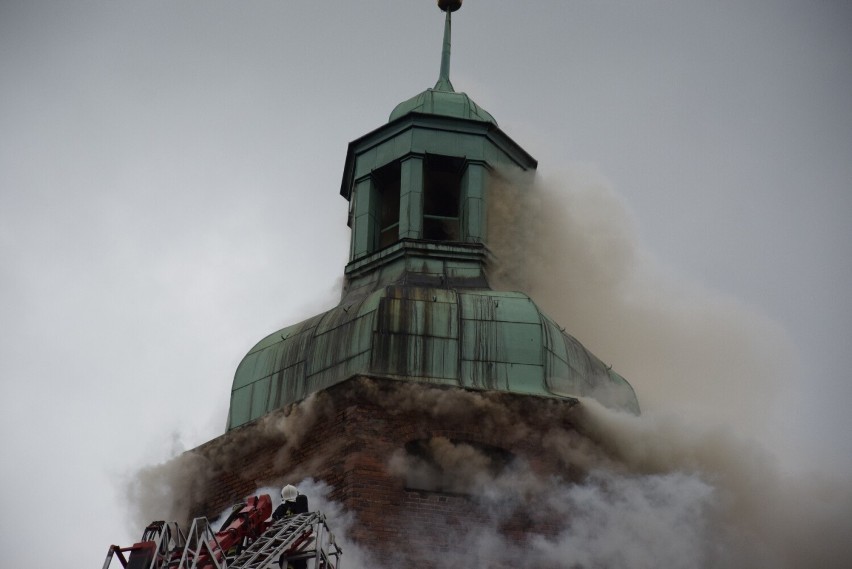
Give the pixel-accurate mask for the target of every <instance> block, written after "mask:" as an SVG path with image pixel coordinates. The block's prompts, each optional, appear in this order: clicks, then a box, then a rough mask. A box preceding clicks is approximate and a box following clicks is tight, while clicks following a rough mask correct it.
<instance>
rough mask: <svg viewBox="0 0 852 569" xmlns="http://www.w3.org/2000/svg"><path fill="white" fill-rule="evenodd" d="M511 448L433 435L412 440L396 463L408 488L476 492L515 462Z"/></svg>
mask: <svg viewBox="0 0 852 569" xmlns="http://www.w3.org/2000/svg"><path fill="white" fill-rule="evenodd" d="M513 459H514V455H512V453H510V452H509V451H507V450H505V449H502V448H499V447H495V446H490V445H484V444H480V443H475V442H471V441H463V440H455V439H447V438H445V437H433V438H431V439H419V440H414V441H410V442H408V443H407V444H406V445H405V453H404V457H403V460H401V461H398V462H397V463H396V466H397V467H398V468H399V467H402V469H401V470H398V472H400V473H401V474H402V475H403V476H404V477H405V487H406V488H407V489H409V490H421V491H427V492H441V493H447V494H474V493H476V491H477V489H481V488H482V487H483V486H484V485H487V484H489V483H490V482H492V481H494V480H495V479H496V478H497V477H498V476H499V475H500V474H501V473H502V472H503V471H504V470H505V469H506V468H507V467H508V466H509V464H510V463H511V462H512V460H513Z"/></svg>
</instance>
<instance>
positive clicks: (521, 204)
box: [489, 167, 798, 446]
mask: <svg viewBox="0 0 852 569" xmlns="http://www.w3.org/2000/svg"><path fill="white" fill-rule="evenodd" d="M495 178H496V179H495V183H494V184H492V187H491V188H490V191H491V194H490V200H489V204H490V206H489V207H490V209H489V245H490V247H491V249H492V251H493V253H494V255H495V259H496V261H495V263H494V266H493V267H492V270H491V275H490V276H491V282H492V286H494V287H495V288H502V289H510V290H522V291H524V292H526V293H528V294H529V295H530V296H531V297H532V298H533V300H535V301H536V302H537V303H538V304H539V305H540V307H541V308H542V309H543V311H544V312H545V313H547V314H548V315H550V316H551V317H552V318H553V319H554V320H555V321H556V322H558V323H559V324H560V325H561V326H564V327H565V329H566V331H567V332H568V333H570V334H571V335H573V336H574V337H576V338H578V339H579V340H580V341H581V342H582V343H583V344H584V345H585V346H586V347H587V348H589V349H590V350H591V351H592V352H594V353H595V355H597V356H598V357H599V358H601V359H602V360H603V361H605V362H606V363H607V364H610V365H613V367H614V369H615V370H617V371H618V372H619V373H620V374H621V375H623V376H625V377H626V378H627V379H628V381H630V383H631V384H632V385H633V386H634V388H635V389H636V392H637V395H638V396H639V402H640V405H641V406H642V409H643V411H645V412H657V411H662V412H666V413H676V414H678V415H680V416H681V417H684V418H689V419H690V420H695V421H698V422H699V423H701V424H709V423H720V424H729V425H736V427H737V429H738V430H739V431H740V433H742V434H746V435H748V436H751V437H754V438H756V439H759V440H763V441H766V440H768V439H770V438H775V439H776V440H775V441H774V443H778V444H777V445H776V444H773V446H778V445H780V444H781V441H780V440H779V439H780V437H779V435H778V432H777V429H775V428H773V426H774V425H777V424H778V423H779V422H780V420H781V419H782V417H781V416H780V415H779V414H777V413H776V409H775V407H774V405H773V402H774V401H775V400H776V398H778V396H779V395H780V394H782V393H783V392H785V390H786V389H787V388H788V387H789V385H790V384H791V382H792V380H793V371H792V370H795V369H796V368H797V365H798V362H797V360H796V356H795V350H794V349H793V347H792V346H791V343H790V340H789V339H788V337H787V335H786V333H785V332H784V330H783V329H782V328H781V327H780V326H779V325H777V324H776V323H774V322H772V321H770V320H769V319H768V318H766V317H765V316H763V315H761V314H759V313H757V312H756V311H755V310H752V309H750V308H748V307H746V306H744V305H742V304H741V303H739V302H737V301H735V300H732V299H730V298H725V297H723V296H721V295H718V294H713V293H711V292H709V291H707V290H703V289H702V288H701V287H700V286H698V285H696V284H694V283H687V282H684V281H683V280H682V279H678V278H677V277H675V276H673V275H671V274H668V273H667V272H666V271H665V270H664V269H662V268H661V267H660V266H659V264H658V263H656V262H655V261H654V259H653V258H652V257H651V256H650V255H649V254H648V253H647V252H646V251H644V250H643V249H642V248H641V247H640V246H639V245H638V244H639V239H638V237H637V230H636V227H635V223H634V220H633V218H632V217H631V215H630V213H629V212H628V210H627V208H626V207H625V205H624V204H623V202H622V200H621V199H620V198H619V196H618V195H617V194H616V193H615V192H614V191H613V190H612V189H611V188H610V187H609V186H608V185H607V183H606V182H605V181H604V180H603V179H602V177H601V176H600V175H598V174H597V173H595V172H593V171H590V170H588V169H582V168H579V167H577V168H573V169H571V170H570V171H568V172H566V173H564V174H563V175H561V176H560V181H559V182H558V183H555V182H549V181H542V180H541V178H540V177H539V178H536V179H533V178H532V177H529V176H526V175H524V174H521V173H518V172H514V171H512V172H507V171H503V172H500V173H499V175H498V176H496V177H495ZM661 215H664V213H663V212H661ZM672 238H673V239H676V238H677V236H673V237H672ZM695 254H696V255H700V254H701V251H698V250H696V252H695Z"/></svg>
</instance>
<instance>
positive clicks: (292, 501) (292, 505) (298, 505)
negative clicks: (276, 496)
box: [272, 484, 308, 569]
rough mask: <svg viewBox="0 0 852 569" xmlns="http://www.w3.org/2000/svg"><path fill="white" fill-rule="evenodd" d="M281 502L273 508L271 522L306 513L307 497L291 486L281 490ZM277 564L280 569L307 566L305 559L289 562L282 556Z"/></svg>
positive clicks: (301, 568)
mask: <svg viewBox="0 0 852 569" xmlns="http://www.w3.org/2000/svg"><path fill="white" fill-rule="evenodd" d="M281 500H282V502H281V505H279V506H278V507H277V508H275V512H274V513H273V514H272V519H273V520H280V519H281V518H287V517H290V516H295V515H296V514H307V513H308V497H307V496H305V495H304V494H300V493H299V489H298V488H296V487H295V486H293V485H292V484H288V485H287V486H285V487H284V488H282V489H281ZM278 563H279V565H280V567H281V569H306V567H307V566H308V560H307V559H296V560H289V559H286V558H285V557H283V556H282V557H281V559H280V560H279V562H278Z"/></svg>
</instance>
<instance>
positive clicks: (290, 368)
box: [228, 285, 639, 428]
mask: <svg viewBox="0 0 852 569" xmlns="http://www.w3.org/2000/svg"><path fill="white" fill-rule="evenodd" d="M357 375H367V376H373V377H384V378H390V379H400V380H407V381H415V382H419V383H427V384H434V385H450V386H457V387H462V388H468V389H484V390H496V391H509V392H513V393H524V394H530V395H538V396H545V397H578V396H590V397H594V398H595V399H598V400H599V401H600V402H601V403H603V404H604V405H607V406H610V407H615V408H621V409H625V410H630V411H634V412H638V411H639V405H638V402H637V400H636V395H635V394H634V392H633V389H632V388H631V387H630V385H629V384H628V383H627V382H626V381H625V380H624V379H623V378H622V377H621V376H620V375H618V374H616V373H615V372H613V371H612V370H610V369H609V368H608V367H607V366H606V365H604V364H603V363H602V362H601V360H599V359H598V358H597V357H595V356H594V355H593V354H592V353H591V352H589V351H588V350H586V349H585V348H584V347H583V346H582V345H581V344H580V342H578V341H577V340H576V339H575V338H573V337H572V336H570V335H568V334H566V333H565V332H564V331H563V330H562V329H561V328H560V327H559V326H558V325H557V324H556V323H555V322H554V321H553V320H552V319H550V318H549V317H547V316H546V315H544V314H543V313H542V312H541V311H540V310H539V309H538V307H537V306H536V305H535V303H534V302H533V301H532V300H531V299H530V298H529V297H528V296H527V295H525V294H523V293H520V292H497V291H493V290H487V289H486V290H465V289H456V290H453V289H446V288H432V287H417V286H404V285H390V286H386V287H383V288H381V289H379V290H377V291H375V292H373V293H371V294H368V295H366V296H363V297H362V298H360V299H359V300H353V301H349V302H346V301H344V302H343V303H342V304H340V305H339V306H337V307H335V308H332V309H331V310H329V311H328V312H325V313H323V314H319V315H317V316H314V317H313V318H309V319H308V320H305V321H303V322H300V323H298V324H295V325H293V326H288V327H287V328H284V329H282V330H279V331H278V332H275V333H274V334H270V335H269V336H267V337H266V338H264V339H263V340H261V341H260V342H259V343H258V344H257V345H256V346H255V347H254V348H252V349H251V351H250V352H249V353H248V354H247V355H246V357H245V358H243V361H242V362H241V363H240V365H239V367H238V368H237V373H236V376H235V377H234V385H233V392H232V396H231V412H230V417H229V425H228V427H229V428H234V427H237V426H239V425H242V424H244V423H247V422H249V421H252V420H254V419H257V418H259V417H261V416H263V415H265V414H266V413H269V412H270V411H272V410H274V409H277V408H279V407H282V406H285V405H287V404H289V403H293V402H296V401H300V400H302V399H304V398H305V397H307V396H308V395H310V394H311V393H315V392H317V391H320V390H322V389H326V388H329V387H331V386H333V385H336V384H338V383H341V382H343V381H346V380H347V379H350V378H351V377H354V376H357Z"/></svg>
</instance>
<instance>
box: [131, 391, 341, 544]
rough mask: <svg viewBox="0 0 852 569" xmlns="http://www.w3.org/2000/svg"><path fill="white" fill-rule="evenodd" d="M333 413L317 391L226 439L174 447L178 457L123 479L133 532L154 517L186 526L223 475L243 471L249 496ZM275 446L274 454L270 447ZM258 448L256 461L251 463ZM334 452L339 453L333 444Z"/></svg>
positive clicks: (311, 462)
mask: <svg viewBox="0 0 852 569" xmlns="http://www.w3.org/2000/svg"><path fill="white" fill-rule="evenodd" d="M329 412H330V407H329V404H328V401H327V399H326V398H325V397H323V396H322V394H314V395H311V396H310V397H308V398H307V399H305V400H304V401H302V402H301V403H299V404H298V405H291V406H290V407H289V408H287V409H285V410H282V411H279V412H275V413H270V414H269V415H266V416H265V417H263V418H261V419H260V420H259V421H258V422H257V423H256V424H254V425H252V428H251V429H250V430H249V429H237V430H235V431H232V432H231V433H229V435H228V436H227V437H222V438H219V439H214V440H213V441H211V442H209V443H207V444H206V445H203V446H202V447H199V448H198V449H195V450H192V451H189V452H180V451H182V449H173V456H172V457H171V458H170V459H169V460H167V461H165V462H163V463H161V464H157V465H151V466H146V467H144V468H142V469H140V470H139V471H137V472H135V473H133V474H131V475H129V476H127V477H126V479H125V480H124V484H123V486H124V491H125V494H126V498H127V501H126V503H127V504H128V507H129V515H128V520H127V521H128V524H129V526H128V527H129V529H130V531H132V532H134V533H135V532H137V531H138V530H139V528H144V527H145V526H146V525H147V524H148V523H149V522H151V521H152V520H167V521H170V520H174V521H177V522H179V523H181V524H187V523H188V522H189V521H190V519H191V518H192V516H194V515H197V514H198V513H199V512H195V511H193V510H192V508H194V507H198V505H199V504H204V500H205V499H206V498H207V497H208V488H209V487H210V484H211V483H212V482H213V481H214V480H215V479H216V478H217V477H219V476H222V475H227V474H229V473H238V475H239V477H240V478H242V479H244V480H245V481H246V484H248V487H247V488H246V492H245V494H246V495H248V493H249V490H250V489H251V488H255V487H257V486H258V485H259V484H260V483H261V482H262V481H264V480H265V475H264V470H265V468H266V467H268V466H270V464H271V467H272V469H273V470H278V471H280V470H281V468H282V465H287V464H290V462H291V457H292V453H293V451H294V450H296V449H298V448H299V446H300V444H301V442H302V441H303V440H304V437H305V435H306V434H307V433H309V432H310V431H311V429H312V428H313V427H314V426H315V425H316V424H317V422H318V421H321V420H322V419H324V418H326V417H327V415H328V413H329ZM269 448H275V449H276V450H275V452H274V454H273V455H271V456H269V452H268V449H269ZM253 450H257V451H261V450H262V451H263V452H258V453H257V456H256V459H255V460H252V461H246V459H245V457H246V456H247V455H251V453H252V451H253ZM330 452H334V449H333V448H332V449H331V450H330ZM322 459H323V457H321V456H314V457H311V460H309V461H308V462H306V463H304V464H302V465H301V466H300V468H298V469H296V470H294V471H293V472H292V475H293V476H294V477H301V476H305V474H304V472H311V471H312V470H313V465H314V464H316V463H318V462H320V461H321V460H322Z"/></svg>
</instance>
